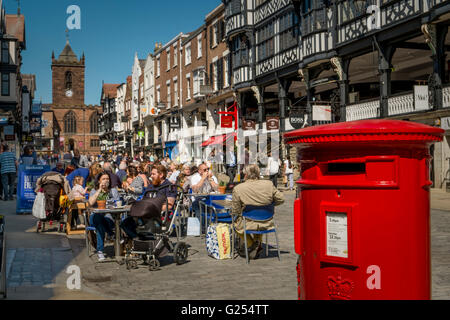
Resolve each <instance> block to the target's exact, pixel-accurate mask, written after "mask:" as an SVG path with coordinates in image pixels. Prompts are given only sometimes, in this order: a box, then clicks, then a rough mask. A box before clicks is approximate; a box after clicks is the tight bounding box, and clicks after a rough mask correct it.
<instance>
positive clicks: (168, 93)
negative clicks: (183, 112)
mask: <svg viewBox="0 0 450 320" xmlns="http://www.w3.org/2000/svg"><path fill="white" fill-rule="evenodd" d="M166 87H167V109H169V108H170V107H171V101H170V100H171V98H172V97H171V92H170V80H167V82H166Z"/></svg>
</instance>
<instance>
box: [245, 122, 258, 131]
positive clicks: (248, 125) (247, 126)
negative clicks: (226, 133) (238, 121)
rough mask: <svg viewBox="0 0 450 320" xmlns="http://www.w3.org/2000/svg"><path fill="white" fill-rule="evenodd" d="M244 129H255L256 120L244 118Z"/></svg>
mask: <svg viewBox="0 0 450 320" xmlns="http://www.w3.org/2000/svg"><path fill="white" fill-rule="evenodd" d="M243 129H244V130H255V129H256V122H255V121H254V120H244V121H243Z"/></svg>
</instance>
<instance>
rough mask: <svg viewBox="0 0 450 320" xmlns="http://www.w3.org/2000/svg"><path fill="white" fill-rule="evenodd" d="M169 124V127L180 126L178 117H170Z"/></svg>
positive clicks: (175, 127) (176, 127)
mask: <svg viewBox="0 0 450 320" xmlns="http://www.w3.org/2000/svg"><path fill="white" fill-rule="evenodd" d="M169 126H170V128H171V129H178V128H180V119H179V118H178V117H170V122H169Z"/></svg>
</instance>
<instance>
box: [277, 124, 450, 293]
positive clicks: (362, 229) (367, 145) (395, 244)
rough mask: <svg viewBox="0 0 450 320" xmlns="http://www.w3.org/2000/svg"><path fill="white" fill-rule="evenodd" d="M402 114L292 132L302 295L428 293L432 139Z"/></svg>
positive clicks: (438, 137) (436, 137) (439, 133)
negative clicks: (297, 172) (400, 118)
mask: <svg viewBox="0 0 450 320" xmlns="http://www.w3.org/2000/svg"><path fill="white" fill-rule="evenodd" d="M443 132H444V131H443V130H442V129H440V128H435V127H430V126H426V125H423V124H418V123H413V122H407V121H397V120H364V121H354V122H344V123H337V124H330V125H321V126H315V127H309V128H305V129H300V130H296V131H293V132H290V133H287V134H285V141H286V143H287V144H292V145H296V146H297V161H298V163H299V164H301V179H300V180H299V181H297V183H298V185H299V190H300V192H299V196H298V198H297V199H296V200H295V203H294V224H295V227H294V230H295V251H296V253H297V254H298V255H299V259H298V265H297V276H298V294H299V299H430V298H431V259H430V186H431V184H432V182H431V181H430V176H429V172H430V170H429V169H430V161H431V156H430V153H429V149H430V145H431V144H432V143H434V142H437V141H442V137H443Z"/></svg>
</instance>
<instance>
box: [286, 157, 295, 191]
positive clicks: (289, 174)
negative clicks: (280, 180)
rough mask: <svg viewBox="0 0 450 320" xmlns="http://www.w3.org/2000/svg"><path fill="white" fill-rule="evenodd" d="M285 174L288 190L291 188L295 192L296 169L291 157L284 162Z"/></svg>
mask: <svg viewBox="0 0 450 320" xmlns="http://www.w3.org/2000/svg"><path fill="white" fill-rule="evenodd" d="M284 174H285V175H286V181H287V182H286V188H289V190H291V191H292V190H294V167H293V165H292V162H291V159H290V158H289V157H288V158H287V159H286V160H284Z"/></svg>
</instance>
